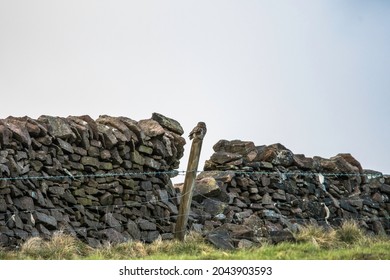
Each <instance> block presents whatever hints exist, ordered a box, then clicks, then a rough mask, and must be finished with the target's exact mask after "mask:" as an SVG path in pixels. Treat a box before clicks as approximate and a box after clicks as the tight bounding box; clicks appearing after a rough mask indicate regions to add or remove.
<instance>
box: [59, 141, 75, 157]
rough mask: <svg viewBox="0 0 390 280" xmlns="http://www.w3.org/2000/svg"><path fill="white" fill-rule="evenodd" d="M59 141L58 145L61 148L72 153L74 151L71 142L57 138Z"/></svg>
mask: <svg viewBox="0 0 390 280" xmlns="http://www.w3.org/2000/svg"><path fill="white" fill-rule="evenodd" d="M57 142H58V145H59V146H60V147H61V149H63V150H64V151H66V152H68V153H70V154H73V153H74V151H73V148H72V145H71V144H69V143H68V142H66V141H64V140H62V139H61V138H57Z"/></svg>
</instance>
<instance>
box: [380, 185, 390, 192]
mask: <svg viewBox="0 0 390 280" xmlns="http://www.w3.org/2000/svg"><path fill="white" fill-rule="evenodd" d="M380 190H381V192H384V193H387V194H390V185H386V184H382V185H381V186H380Z"/></svg>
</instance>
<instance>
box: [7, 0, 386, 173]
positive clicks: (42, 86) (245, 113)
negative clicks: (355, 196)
mask: <svg viewBox="0 0 390 280" xmlns="http://www.w3.org/2000/svg"><path fill="white" fill-rule="evenodd" d="M389 73H390V1H385V0H383V1H380V0H370V1H369V0H367V1H363V0H349V1H348V0H345V1H343V0H334V1H330V0H326V1H320V0H319V1H312V0H307V1H303V0H301V1H298V0H294V1H292V0H291V1H271V0H269V1H261V0H257V1H254V0H253V1H250V0H246V1H242V0H241V1H238V0H237V1H228V0H220V1H217V0H207V1H201V0H196V1H182V0H178V1H166V0H165V1H113V0H111V1H80V0H75V1H70V0H67V1H54V0H46V1H42V0H35V1H29V0H25V1H21V0H13V1H6V0H0V100H1V101H0V102H1V105H2V106H1V110H0V118H6V117H8V116H25V115H27V116H30V117H33V118H37V117H39V116H40V115H44V114H48V115H53V116H62V117H66V116H68V115H84V114H88V115H90V116H91V117H93V118H97V117H98V116H99V115H102V114H107V115H112V116H127V117H130V118H132V119H135V120H141V119H146V118H150V117H151V115H152V113H153V112H159V113H162V114H164V115H166V116H168V117H171V118H174V119H176V120H178V121H179V122H180V123H181V124H182V126H183V128H184V130H185V136H186V138H187V135H188V133H189V131H191V129H192V128H193V127H194V126H195V125H196V123H197V122H198V121H204V122H206V124H207V127H208V134H207V135H206V138H205V140H204V144H203V151H202V158H201V162H200V168H203V164H204V161H205V160H206V159H208V158H209V157H210V155H211V154H212V146H213V145H214V144H215V143H216V142H217V141H218V140H220V139H227V140H233V139H241V140H250V141H253V142H254V143H255V144H256V145H263V144H266V145H269V144H273V143H277V142H279V143H282V144H283V145H285V146H286V147H288V148H289V149H291V150H292V151H293V152H294V153H301V154H305V155H306V156H315V155H318V156H322V157H327V158H328V157H331V156H334V155H336V154H337V153H340V152H344V153H351V154H352V155H353V156H355V158H356V159H357V160H359V161H360V162H361V164H362V166H363V168H366V169H374V170H378V171H381V172H383V173H387V174H388V173H390V125H389V121H390V92H389V89H390V74H389ZM187 143H188V145H187V146H186V155H185V157H184V158H183V159H182V164H181V167H180V169H181V170H185V168H186V164H187V160H188V151H189V149H190V146H189V144H190V142H189V140H188V138H187ZM183 180H184V178H183Z"/></svg>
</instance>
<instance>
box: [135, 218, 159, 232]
mask: <svg viewBox="0 0 390 280" xmlns="http://www.w3.org/2000/svg"><path fill="white" fill-rule="evenodd" d="M138 226H139V228H140V229H141V230H156V229H157V227H156V224H155V223H152V222H149V221H148V220H144V219H141V220H139V221H138Z"/></svg>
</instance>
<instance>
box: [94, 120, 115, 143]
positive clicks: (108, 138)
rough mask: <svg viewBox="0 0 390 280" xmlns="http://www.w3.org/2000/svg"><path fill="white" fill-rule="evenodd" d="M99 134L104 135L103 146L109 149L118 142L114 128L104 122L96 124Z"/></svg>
mask: <svg viewBox="0 0 390 280" xmlns="http://www.w3.org/2000/svg"><path fill="white" fill-rule="evenodd" d="M96 126H97V129H98V131H99V134H100V135H101V136H102V137H101V138H102V139H101V140H102V142H103V146H104V147H105V148H107V149H111V148H113V147H114V146H115V145H116V144H117V143H118V139H117V138H116V137H115V134H114V132H113V129H112V128H111V127H109V126H107V125H104V124H99V123H97V124H96Z"/></svg>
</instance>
